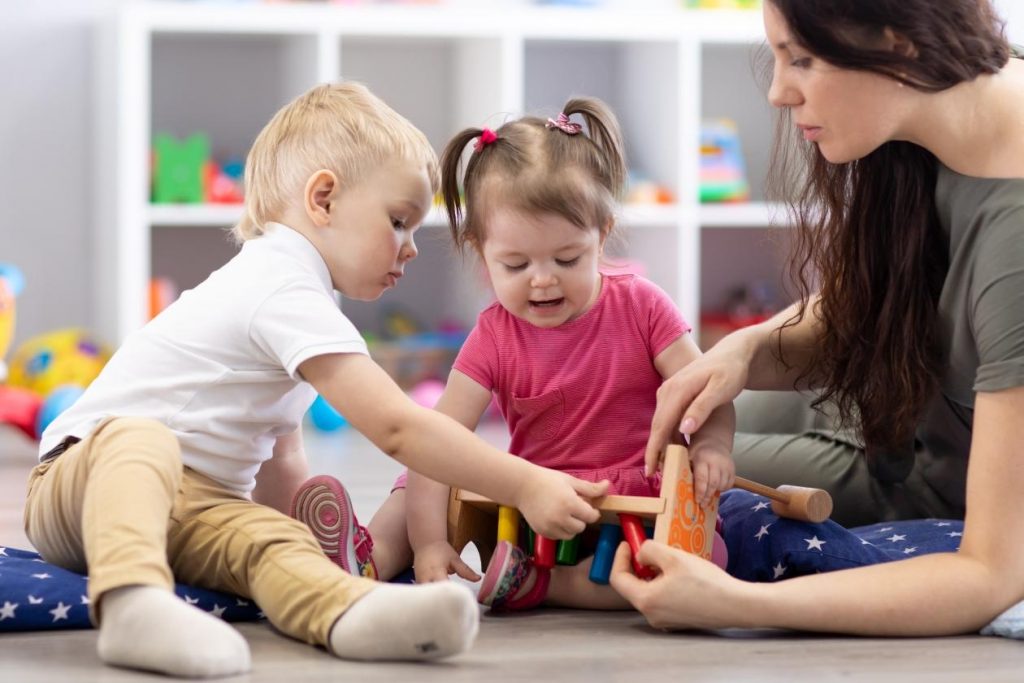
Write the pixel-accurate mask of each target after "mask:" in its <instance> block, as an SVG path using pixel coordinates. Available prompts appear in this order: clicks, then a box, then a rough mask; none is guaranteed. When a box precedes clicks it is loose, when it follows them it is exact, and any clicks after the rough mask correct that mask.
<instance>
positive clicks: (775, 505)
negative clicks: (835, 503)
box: [772, 486, 832, 522]
mask: <svg viewBox="0 0 1024 683" xmlns="http://www.w3.org/2000/svg"><path fill="white" fill-rule="evenodd" d="M776 490H777V491H778V492H779V493H780V494H782V495H780V496H779V497H778V498H774V499H773V500H772V512H774V513H775V514H777V515H778V516H779V517H788V518H789V519H799V520H802V521H804V522H824V521H825V520H826V519H828V518H829V516H830V515H831V514H832V496H830V495H828V492H827V491H823V490H821V489H812V488H807V487H804V486H780V487H778V489H776Z"/></svg>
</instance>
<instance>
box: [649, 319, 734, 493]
mask: <svg viewBox="0 0 1024 683" xmlns="http://www.w3.org/2000/svg"><path fill="white" fill-rule="evenodd" d="M700 357H701V352H700V348H698V347H697V344H696V343H694V341H693V337H692V336H690V335H689V334H684V335H683V336H682V337H680V338H679V339H677V340H676V341H674V342H672V343H671V344H669V345H668V346H666V347H665V348H664V350H662V351H661V353H659V354H658V355H657V356H655V358H654V367H655V368H656V369H657V370H658V373H659V374H661V376H662V377H663V378H665V379H668V378H669V377H672V376H673V375H675V374H676V373H677V372H679V371H680V370H682V369H683V368H684V367H686V366H687V365H689V364H690V363H692V362H694V361H696V360H697V359H699V358H700ZM735 432H736V410H735V409H734V408H733V405H732V401H729V402H727V403H724V404H722V405H720V406H718V407H717V408H715V409H714V410H713V411H711V415H709V416H708V419H707V420H706V421H705V422H704V425H703V426H702V427H701V428H700V429H699V430H698V431H697V432H695V433H694V434H690V435H688V436H689V439H690V442H689V445H688V446H689V448H688V450H689V453H690V462H691V465H692V468H693V485H694V493H695V495H696V496H697V502H698V503H699V504H700V505H707V504H708V503H709V502H710V501H711V496H712V495H713V494H714V493H715V492H716V491H724V490H726V489H729V488H732V485H733V481H734V479H735V476H736V466H735V464H734V463H733V461H732V441H733V435H734V434H735ZM656 469H657V463H654V462H649V463H646V471H647V475H648V476H651V475H652V474H654V471H655V470H656Z"/></svg>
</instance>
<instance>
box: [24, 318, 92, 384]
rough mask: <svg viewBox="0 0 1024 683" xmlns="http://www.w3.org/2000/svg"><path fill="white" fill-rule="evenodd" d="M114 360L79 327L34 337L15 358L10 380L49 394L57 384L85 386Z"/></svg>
mask: <svg viewBox="0 0 1024 683" xmlns="http://www.w3.org/2000/svg"><path fill="white" fill-rule="evenodd" d="M109 359H110V350H109V349H108V348H107V347H106V346H105V345H103V344H101V343H100V342H99V341H97V340H96V339H95V338H94V337H93V336H92V335H91V334H90V333H89V332H87V331H86V330H82V329H78V328H70V329H64V330H56V331H54V332H48V333H46V334H41V335H38V336H36V337H32V338H31V339H29V340H28V341H26V342H25V343H24V344H22V345H21V346H19V347H18V348H17V350H15V352H14V355H13V356H12V357H11V367H10V377H9V383H10V384H11V386H15V387H22V388H25V389H29V390H31V391H34V392H35V393H37V394H39V395H40V396H48V395H50V393H51V392H52V391H53V390H54V389H56V388H57V387H60V386H63V385H66V384H71V385H74V386H78V387H82V388H85V387H87V386H89V383H90V382H92V381H93V380H94V379H96V376H97V375H98V374H100V370H102V369H103V366H104V365H105V364H106V362H107V361H108V360H109Z"/></svg>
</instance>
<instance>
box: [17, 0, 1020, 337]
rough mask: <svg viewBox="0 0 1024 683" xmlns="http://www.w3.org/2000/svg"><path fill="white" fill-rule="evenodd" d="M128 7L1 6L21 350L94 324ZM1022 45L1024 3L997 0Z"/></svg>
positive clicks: (85, 3) (105, 0) (105, 1)
mask: <svg viewBox="0 0 1024 683" xmlns="http://www.w3.org/2000/svg"><path fill="white" fill-rule="evenodd" d="M122 1H124V0H45V1H44V2H39V1H35V0H0V93H2V101H3V103H4V105H5V106H4V107H3V114H2V116H0V154H2V161H0V207H2V211H3V213H2V214H0V261H6V262H12V263H14V264H16V265H17V266H19V267H20V268H21V269H22V270H23V271H24V273H25V275H26V278H27V280H28V284H27V287H26V290H25V292H24V293H23V295H22V297H21V298H20V299H19V301H18V329H17V332H16V338H15V344H17V343H20V342H21V341H23V340H24V339H26V338H27V337H29V336H31V335H33V334H36V333H38V332H42V331H45V330H50V329H54V328H58V327H65V326H70V325H83V326H86V327H88V326H90V325H91V324H92V321H93V320H94V319H95V318H96V315H95V312H94V311H93V310H92V306H93V303H92V297H91V296H90V291H91V283H92V281H93V270H92V266H91V264H92V262H93V257H92V249H93V245H92V242H91V240H90V235H91V231H92V228H93V202H92V193H93V187H94V184H93V171H94V165H93V147H92V138H93V110H94V101H93V97H94V82H95V73H94V58H93V57H94V49H95V48H94V44H93V41H94V34H95V26H96V25H97V23H98V22H99V21H100V20H102V19H103V18H104V17H106V16H108V15H109V14H110V13H112V12H113V11H114V10H115V8H116V7H117V5H118V4H119V3H120V2H122ZM995 2H996V6H997V7H998V8H999V10H1000V11H1001V12H1002V13H1003V16H1004V17H1005V18H1006V19H1007V20H1008V33H1009V35H1010V38H1011V40H1013V41H1015V42H1017V43H1020V44H1024V0H995Z"/></svg>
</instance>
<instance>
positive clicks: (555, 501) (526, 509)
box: [514, 466, 608, 539]
mask: <svg viewBox="0 0 1024 683" xmlns="http://www.w3.org/2000/svg"><path fill="white" fill-rule="evenodd" d="M607 492H608V482H607V481H602V482H598V483H596V484H595V483H593V482H589V481H583V480H582V479H577V478H575V477H570V476H569V475H568V474H565V473H563V472H556V471H555V470H549V469H546V468H544V467H536V466H533V467H531V468H530V473H529V475H528V476H527V477H526V478H525V480H524V481H523V485H522V487H521V488H520V491H519V495H518V497H517V500H516V501H514V502H515V507H517V508H518V509H519V512H521V513H522V515H523V517H525V518H526V521H527V522H529V524H530V527H531V528H533V530H534V531H535V532H537V533H538V534H540V535H541V536H546V537H548V538H554V539H566V538H572V537H573V536H575V535H576V534H578V533H580V532H581V531H583V530H584V529H585V528H586V526H587V524H593V523H594V522H596V521H597V520H598V519H600V518H601V515H600V514H599V513H598V511H597V510H596V509H594V506H593V505H592V504H591V503H590V501H589V500H588V499H590V498H599V497H601V496H603V495H605V494H606V493H607Z"/></svg>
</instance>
